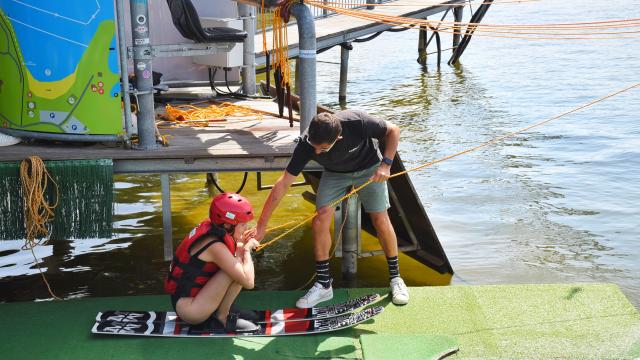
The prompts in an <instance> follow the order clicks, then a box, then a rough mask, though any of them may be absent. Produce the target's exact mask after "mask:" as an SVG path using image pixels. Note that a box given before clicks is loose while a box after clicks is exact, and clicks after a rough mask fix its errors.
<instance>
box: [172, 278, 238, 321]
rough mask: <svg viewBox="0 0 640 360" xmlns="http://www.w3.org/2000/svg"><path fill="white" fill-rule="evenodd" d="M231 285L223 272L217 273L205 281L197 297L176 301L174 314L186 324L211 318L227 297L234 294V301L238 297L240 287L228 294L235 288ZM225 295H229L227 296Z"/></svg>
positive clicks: (230, 280) (229, 279) (230, 281)
mask: <svg viewBox="0 0 640 360" xmlns="http://www.w3.org/2000/svg"><path fill="white" fill-rule="evenodd" d="M233 284H234V282H233V280H232V279H231V278H230V277H229V275H227V274H226V273H225V272H224V271H218V272H217V273H216V274H215V275H213V276H212V277H211V279H209V281H207V283H206V284H205V285H204V287H203V288H202V289H201V290H200V292H198V295H196V296H195V297H183V298H181V299H180V300H178V302H177V303H176V312H177V313H178V315H179V316H180V318H181V319H182V320H184V321H186V322H187V323H190V324H199V323H201V322H203V321H205V320H206V319H207V318H208V317H209V316H211V314H213V312H214V311H216V309H218V307H220V305H221V304H222V303H223V301H224V300H226V298H227V297H230V296H231V295H232V294H235V295H233V298H234V299H235V297H236V296H238V293H239V292H240V289H241V288H242V287H240V289H236V290H234V291H232V292H229V290H230V289H231V288H236V287H235V286H232V285H233ZM238 286H239V285H238ZM227 293H229V295H227ZM232 301H233V300H231V302H232ZM229 306H230V305H229ZM228 312H229V310H228V309H227V313H228ZM223 323H224V322H223Z"/></svg>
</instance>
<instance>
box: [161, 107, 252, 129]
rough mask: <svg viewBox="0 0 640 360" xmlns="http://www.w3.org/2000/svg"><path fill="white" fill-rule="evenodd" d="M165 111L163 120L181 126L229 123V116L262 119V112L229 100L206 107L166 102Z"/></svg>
mask: <svg viewBox="0 0 640 360" xmlns="http://www.w3.org/2000/svg"><path fill="white" fill-rule="evenodd" d="M165 111H166V115H164V116H162V118H163V119H164V120H167V121H171V122H173V123H175V125H182V126H196V127H204V126H208V125H209V122H212V121H225V122H227V123H229V122H228V121H227V118H229V117H247V116H252V117H255V116H257V117H258V119H251V120H262V114H261V113H260V112H259V111H257V110H254V109H251V108H248V107H245V106H241V105H235V104H232V103H229V102H223V103H221V104H219V105H216V104H211V105H209V106H208V107H197V106H194V105H189V104H187V105H176V106H171V105H169V104H167V106H166V108H165ZM244 121H246V120H244Z"/></svg>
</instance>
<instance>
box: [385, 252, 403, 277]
mask: <svg viewBox="0 0 640 360" xmlns="http://www.w3.org/2000/svg"><path fill="white" fill-rule="evenodd" d="M387 264H388V265H389V280H391V279H393V278H397V277H399V276H400V269H398V257H397V256H394V257H388V258H387Z"/></svg>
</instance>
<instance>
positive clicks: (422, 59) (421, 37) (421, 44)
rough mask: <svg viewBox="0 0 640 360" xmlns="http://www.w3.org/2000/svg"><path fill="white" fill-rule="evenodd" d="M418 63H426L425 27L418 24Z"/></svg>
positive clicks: (423, 64)
mask: <svg viewBox="0 0 640 360" xmlns="http://www.w3.org/2000/svg"><path fill="white" fill-rule="evenodd" d="M417 61H418V64H420V65H422V66H425V65H427V27H426V26H424V25H420V30H419V31H418V59H417Z"/></svg>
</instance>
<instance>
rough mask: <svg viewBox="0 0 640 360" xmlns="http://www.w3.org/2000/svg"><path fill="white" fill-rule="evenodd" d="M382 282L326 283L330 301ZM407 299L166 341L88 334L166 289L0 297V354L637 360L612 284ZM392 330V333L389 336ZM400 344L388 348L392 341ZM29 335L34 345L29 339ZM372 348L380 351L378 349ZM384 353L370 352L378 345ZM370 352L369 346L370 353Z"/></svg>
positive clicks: (32, 359) (256, 300)
mask: <svg viewBox="0 0 640 360" xmlns="http://www.w3.org/2000/svg"><path fill="white" fill-rule="evenodd" d="M373 291H377V292H379V293H381V294H385V293H386V291H387V289H335V291H334V294H335V295H334V299H333V300H332V301H334V302H340V301H344V300H346V299H347V298H353V297H356V296H359V295H362V294H365V293H370V292H373ZM410 292H411V302H410V303H409V305H406V306H402V307H398V306H395V305H393V304H390V303H389V300H388V299H387V298H385V299H383V301H382V302H380V303H379V304H381V305H383V306H384V307H385V311H384V312H383V313H382V314H381V315H379V316H377V317H376V318H375V319H374V320H373V321H370V322H366V323H363V324H360V325H358V326H356V327H355V328H352V329H348V330H343V331H339V332H335V333H330V334H324V335H316V336H291V337H271V338H269V337H267V338H246V339H243V338H234V339H210V338H209V339H184V338H181V339H170V338H141V337H122V336H117V337H116V336H113V337H110V336H96V335H92V334H91V327H92V325H93V323H94V318H95V315H96V313H97V312H98V311H102V310H105V309H114V308H116V309H131V310H137V309H138V310H150V309H154V310H169V308H170V303H169V298H168V296H160V295H159V296H131V297H111V298H82V299H73V300H67V301H56V302H46V303H43V302H37V303H34V302H28V303H27V302H21V303H6V304H0V318H1V319H2V324H3V326H1V327H0V337H1V338H2V339H3V341H2V342H1V343H0V353H1V354H2V356H3V358H6V359H13V360H22V359H25V360H26V359H28V360H38V359H47V360H55V359H65V360H66V359H94V360H100V359H121V360H126V359H168V358H181V357H184V356H187V357H190V358H191V357H193V358H203V359H205V358H206V359H212V358H215V359H232V358H236V359H238V358H241V359H259V360H264V359H276V358H278V359H279V358H341V359H365V360H371V359H402V360H410V359H437V358H442V356H444V355H446V354H447V351H449V352H450V351H451V349H455V348H459V351H458V352H456V353H455V354H453V355H451V356H449V357H448V358H451V359H559V358H562V359H637V358H638V357H640V313H638V310H637V309H636V308H634V307H633V305H631V303H630V302H629V301H628V299H627V298H626V297H625V296H624V294H623V293H622V292H621V291H620V289H619V288H618V287H617V286H616V285H609V284H557V285H486V286H446V287H413V288H410ZM302 294H303V293H302V292H300V291H247V292H244V293H242V294H241V295H240V299H239V300H238V305H240V306H242V307H245V308H262V307H282V306H291V305H293V304H294V302H295V300H296V299H297V298H298V297H299V296H301V295H302ZM399 336H400V337H399ZM400 340H402V341H401V343H402V344H403V345H404V346H403V347H402V348H401V349H400V348H397V347H394V344H397V342H398V341H400ZM36 342H37V344H38V345H37V346H35V345H36ZM381 348H382V350H380V349H381ZM385 349H386V352H382V353H380V352H379V351H384V350H385ZM372 350H376V351H372Z"/></svg>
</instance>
